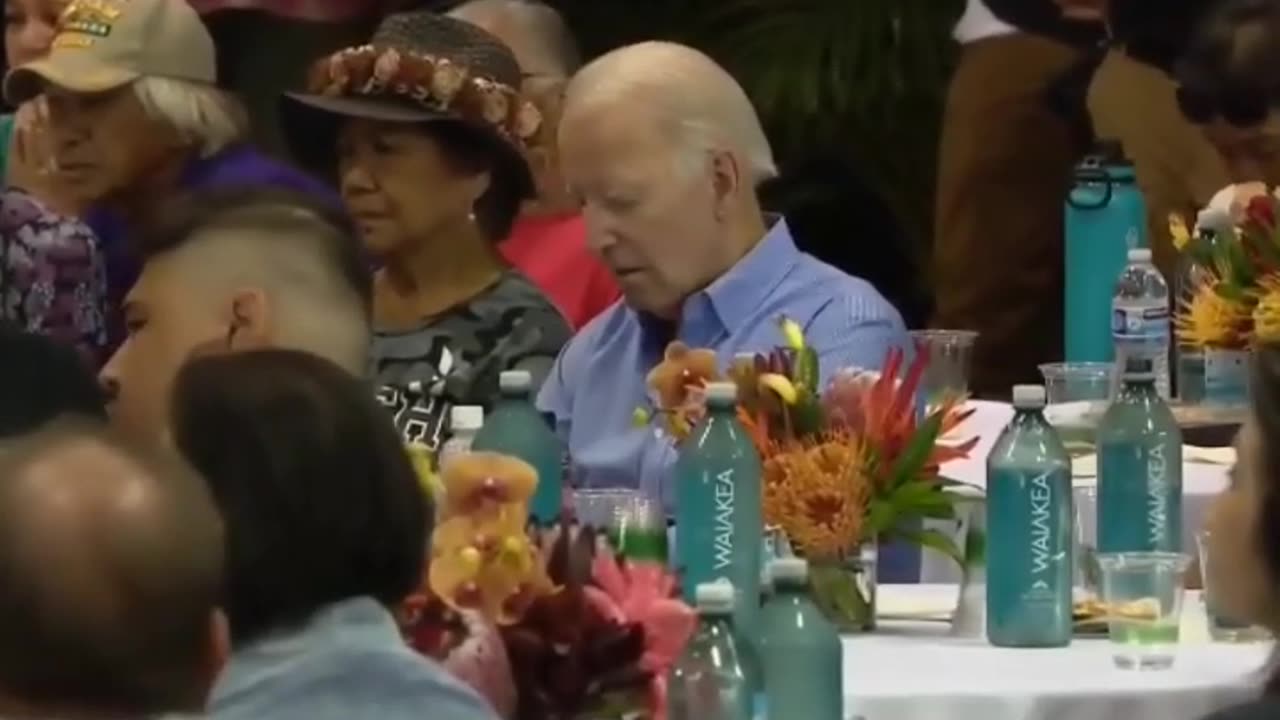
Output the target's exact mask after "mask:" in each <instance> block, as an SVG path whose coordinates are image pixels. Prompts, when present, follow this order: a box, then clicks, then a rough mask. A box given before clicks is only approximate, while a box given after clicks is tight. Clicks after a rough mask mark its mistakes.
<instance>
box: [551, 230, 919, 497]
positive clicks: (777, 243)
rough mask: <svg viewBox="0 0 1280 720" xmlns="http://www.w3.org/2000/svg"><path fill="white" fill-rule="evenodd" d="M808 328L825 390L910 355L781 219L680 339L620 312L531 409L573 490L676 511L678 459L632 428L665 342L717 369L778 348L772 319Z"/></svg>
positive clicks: (894, 317)
mask: <svg viewBox="0 0 1280 720" xmlns="http://www.w3.org/2000/svg"><path fill="white" fill-rule="evenodd" d="M783 315H785V316H787V317H789V318H791V319H792V320H795V321H796V322H798V323H800V325H801V326H803V327H804V330H805V334H806V337H807V339H808V341H809V344H810V345H811V346H812V347H813V348H814V349H815V350H817V351H818V357H819V362H820V365H821V370H822V375H823V380H822V381H823V383H825V382H826V378H828V377H830V375H831V374H832V373H834V372H835V371H836V370H838V369H840V368H845V367H861V368H871V369H879V368H880V367H881V366H883V364H884V360H885V356H886V355H887V353H888V351H889V349H890V348H893V347H901V348H904V349H905V348H907V347H908V346H909V344H910V341H909V339H908V336H907V333H906V329H905V328H904V327H903V323H902V317H901V316H900V315H899V314H898V311H897V310H895V309H894V307H893V306H892V305H891V304H889V302H888V301H887V300H885V299H884V297H883V296H882V295H880V293H879V292H877V291H876V289H875V288H874V287H872V286H871V285H870V284H869V283H867V282H865V281H863V280H860V279H858V278H855V277H851V276H849V275H847V274H845V273H844V272H842V271H840V270H838V269H836V268H834V267H832V266H830V265H827V264H826V263H823V262H821V261H819V260H818V259H817V258H814V257H813V256H811V255H808V254H806V253H803V252H800V250H799V249H798V248H796V245H795V242H794V241H793V240H792V239H791V232H790V230H789V229H788V228H787V224H786V221H785V220H778V221H777V222H775V223H774V225H773V227H772V228H771V229H770V230H769V232H768V234H766V235H765V237H764V239H763V240H761V241H760V242H759V243H758V244H757V245H756V247H755V248H753V249H752V250H751V252H749V253H747V255H746V256H745V257H743V258H742V259H741V260H739V261H738V263H737V264H736V265H734V266H733V267H732V268H730V269H729V271H728V272H727V273H725V274H724V275H722V276H721V277H720V278H718V279H717V280H716V281H714V282H712V283H711V284H710V285H709V286H707V287H706V289H704V290H701V291H699V292H698V293H696V294H694V295H693V296H692V297H690V298H689V299H688V300H686V301H685V303H684V308H683V310H682V315H681V319H680V323H679V325H678V330H677V331H675V332H667V333H663V332H661V331H660V323H658V322H656V321H655V320H654V319H653V318H651V317H648V316H646V315H644V314H642V313H639V312H637V311H635V310H633V309H631V308H630V307H627V305H626V304H625V303H624V302H621V301H620V302H618V303H616V304H614V305H613V307H611V308H610V309H608V310H606V311H605V312H603V313H601V314H600V316H598V317H597V318H596V319H595V320H593V321H592V322H591V323H590V324H588V325H587V326H586V327H585V328H583V329H582V331H581V332H579V333H578V335H577V336H575V337H574V338H573V340H572V341H571V342H570V343H569V344H568V345H567V346H566V347H565V349H564V351H563V352H562V353H561V354H560V357H559V359H558V360H557V361H556V365H555V367H554V368H552V371H551V374H550V375H549V376H548V378H547V381H546V383H545V384H544V385H543V386H542V392H541V393H540V395H539V397H538V405H539V406H540V408H541V409H542V410H543V411H544V412H548V413H552V414H554V415H555V417H556V424H557V428H558V430H559V432H560V434H561V436H562V437H563V438H564V439H565V441H566V442H567V443H568V445H569V452H570V455H571V457H572V463H573V465H572V473H573V481H574V484H575V485H577V486H578V487H630V488H639V489H641V490H643V491H645V492H646V494H648V495H649V496H650V497H662V498H663V501H664V502H665V503H666V505H667V507H673V505H674V496H675V493H674V490H675V488H674V486H673V483H672V482H671V478H670V476H671V471H672V467H673V465H674V463H675V457H676V453H675V449H674V447H673V446H672V444H671V441H670V440H669V439H668V438H666V437H662V436H659V435H657V434H656V433H655V432H654V430H653V429H652V428H636V427H634V424H633V422H632V417H633V414H634V411H635V409H636V408H637V407H639V406H640V405H642V404H644V403H645V401H646V398H647V392H646V389H645V376H646V375H647V374H648V372H649V370H651V369H652V368H653V366H654V365H656V364H657V363H658V362H659V361H660V360H661V359H662V354H663V351H664V349H665V348H666V345H667V343H668V342H669V341H671V340H680V341H683V342H684V343H685V344H687V345H689V346H690V347H701V348H710V349H714V350H715V351H716V353H717V355H718V356H719V359H720V365H721V367H722V368H727V367H728V366H729V363H730V362H731V361H732V360H733V356H734V355H736V354H738V353H743V352H764V351H767V350H769V349H770V348H773V347H775V346H777V345H780V344H782V337H781V336H780V334H779V330H778V318H779V317H780V316H783Z"/></svg>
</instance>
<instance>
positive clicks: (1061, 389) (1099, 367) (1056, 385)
mask: <svg viewBox="0 0 1280 720" xmlns="http://www.w3.org/2000/svg"><path fill="white" fill-rule="evenodd" d="M1040 374H1041V375H1043V376H1044V389H1045V394H1046V396H1047V398H1048V401H1049V404H1050V405H1056V404H1058V403H1068V402H1081V401H1096V402H1107V401H1109V400H1110V399H1111V395H1112V388H1113V387H1114V374H1115V363H1109V362H1060V363H1045V364H1044V365H1041V366H1040Z"/></svg>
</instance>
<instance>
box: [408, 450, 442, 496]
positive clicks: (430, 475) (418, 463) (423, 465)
mask: <svg viewBox="0 0 1280 720" xmlns="http://www.w3.org/2000/svg"><path fill="white" fill-rule="evenodd" d="M405 451H406V452H408V453H409V463H410V464H411V465H412V466H413V472H414V473H415V474H416V475H417V476H418V482H419V483H420V484H421V485H422V489H423V491H425V492H426V493H427V495H428V496H429V497H431V499H432V500H434V501H435V502H436V503H437V504H439V503H441V502H443V500H444V483H442V482H441V481H440V476H439V475H437V474H436V471H435V466H436V457H435V453H434V452H432V451H431V448H429V447H427V446H426V445H423V444H421V443H409V444H408V445H406V446H405Z"/></svg>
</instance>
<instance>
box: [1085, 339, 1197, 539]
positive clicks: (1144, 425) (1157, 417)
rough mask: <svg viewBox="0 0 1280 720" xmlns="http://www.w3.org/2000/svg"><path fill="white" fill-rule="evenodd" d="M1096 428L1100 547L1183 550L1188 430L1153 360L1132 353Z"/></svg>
mask: <svg viewBox="0 0 1280 720" xmlns="http://www.w3.org/2000/svg"><path fill="white" fill-rule="evenodd" d="M1122 381H1123V382H1122V385H1121V387H1120V393H1119V395H1118V396H1117V397H1116V399H1115V401H1114V402H1113V403H1112V404H1111V407H1109V408H1107V412H1106V414H1105V415H1103V416H1102V422H1101V423H1100V424H1099V425H1098V551H1099V552H1103V553H1117V552H1181V551H1182V431H1181V430H1180V429H1179V428H1178V422H1177V420H1176V419H1175V418H1174V417H1173V412H1172V411H1171V410H1169V406H1168V405H1166V404H1165V402H1164V400H1162V399H1161V398H1160V394H1159V392H1158V391H1157V390H1156V374H1155V366H1154V363H1153V362H1152V361H1151V359H1150V358H1142V357H1135V358H1129V359H1128V360H1127V361H1126V363H1125V367H1124V374H1123V377H1122Z"/></svg>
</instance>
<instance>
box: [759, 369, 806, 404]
mask: <svg viewBox="0 0 1280 720" xmlns="http://www.w3.org/2000/svg"><path fill="white" fill-rule="evenodd" d="M759 383H760V388H761V389H762V390H771V391H773V393H774V394H775V395H777V396H778V399H779V400H781V401H782V402H783V404H784V405H795V404H796V400H798V399H799V397H800V395H799V393H798V392H797V391H796V386H795V384H794V383H792V382H791V379H790V378H788V377H787V376H786V375H781V374H779V373H765V374H763V375H761V376H760V379H759Z"/></svg>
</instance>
